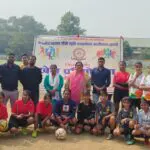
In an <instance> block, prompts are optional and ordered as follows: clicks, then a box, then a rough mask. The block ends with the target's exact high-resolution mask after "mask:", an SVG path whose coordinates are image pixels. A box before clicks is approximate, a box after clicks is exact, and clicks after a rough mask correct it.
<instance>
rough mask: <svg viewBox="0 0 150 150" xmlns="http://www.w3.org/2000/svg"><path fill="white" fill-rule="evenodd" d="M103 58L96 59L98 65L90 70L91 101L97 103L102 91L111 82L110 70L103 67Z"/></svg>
mask: <svg viewBox="0 0 150 150" xmlns="http://www.w3.org/2000/svg"><path fill="white" fill-rule="evenodd" d="M104 64H105V59H104V58H103V57H100V58H99V59H98V67H97V68H94V69H93V70H92V72H91V83H92V85H93V102H94V103H97V102H98V98H99V95H100V93H101V92H102V91H106V90H107V87H108V86H109V85H110V82H111V74H110V70H109V69H107V68H105V67H104Z"/></svg>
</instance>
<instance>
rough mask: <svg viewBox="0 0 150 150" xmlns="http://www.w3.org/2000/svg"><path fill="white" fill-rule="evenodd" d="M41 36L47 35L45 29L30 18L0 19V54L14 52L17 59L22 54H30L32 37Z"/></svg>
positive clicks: (32, 42)
mask: <svg viewBox="0 0 150 150" xmlns="http://www.w3.org/2000/svg"><path fill="white" fill-rule="evenodd" d="M41 34H47V29H46V28H45V26H44V25H43V24H41V23H40V22H37V21H36V20H35V19H34V18H33V17H32V16H23V17H20V18H17V17H15V16H12V17H10V18H9V19H8V20H5V19H0V53H4V52H5V53H9V52H14V53H15V54H16V55H17V58H19V56H20V55H22V54H23V53H29V54H31V53H32V50H33V44H34V37H35V36H37V35H41Z"/></svg>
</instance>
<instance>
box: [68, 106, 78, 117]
mask: <svg viewBox="0 0 150 150" xmlns="http://www.w3.org/2000/svg"><path fill="white" fill-rule="evenodd" d="M76 109H77V106H76V104H75V103H72V108H71V111H70V115H69V116H68V117H69V118H74V117H75V114H76Z"/></svg>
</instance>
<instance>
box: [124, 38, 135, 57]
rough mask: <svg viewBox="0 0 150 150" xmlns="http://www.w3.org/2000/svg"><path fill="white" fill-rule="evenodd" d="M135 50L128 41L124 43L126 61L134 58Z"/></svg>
mask: <svg viewBox="0 0 150 150" xmlns="http://www.w3.org/2000/svg"><path fill="white" fill-rule="evenodd" d="M132 53H133V50H132V48H131V46H130V44H129V42H128V41H124V42H123V56H124V58H125V59H129V58H130V57H131V56H132Z"/></svg>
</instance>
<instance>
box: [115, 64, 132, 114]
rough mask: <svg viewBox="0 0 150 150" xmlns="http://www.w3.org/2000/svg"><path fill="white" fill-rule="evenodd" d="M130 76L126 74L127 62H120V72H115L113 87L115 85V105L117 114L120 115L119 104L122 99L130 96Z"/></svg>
mask: <svg viewBox="0 0 150 150" xmlns="http://www.w3.org/2000/svg"><path fill="white" fill-rule="evenodd" d="M129 76H130V74H129V73H128V72H126V62H125V61H120V62H119V71H118V72H115V74H114V79H113V85H114V104H115V112H116V114H117V113H118V110H119V103H120V101H121V100H122V98H124V97H126V96H129V88H128V80H129Z"/></svg>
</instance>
